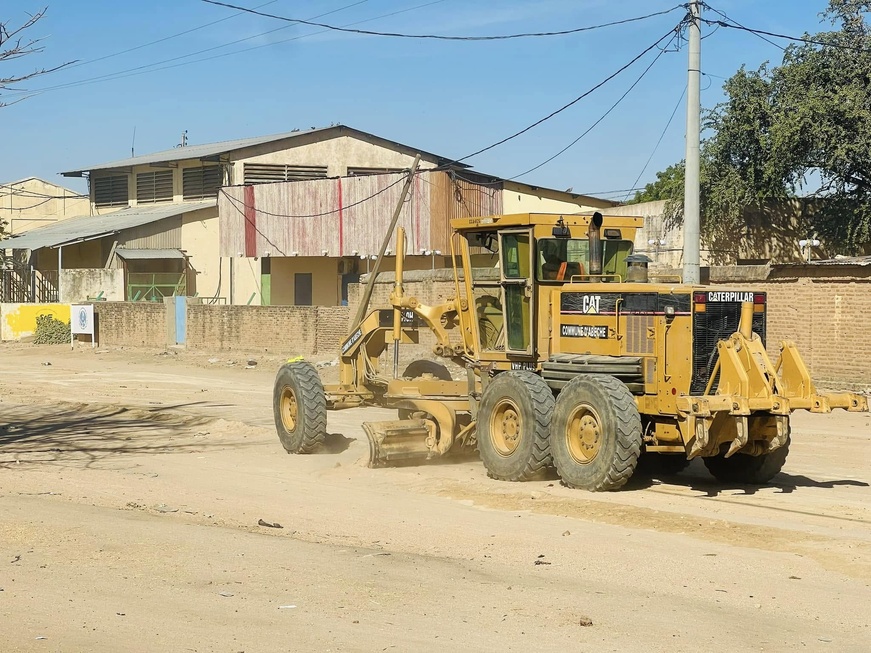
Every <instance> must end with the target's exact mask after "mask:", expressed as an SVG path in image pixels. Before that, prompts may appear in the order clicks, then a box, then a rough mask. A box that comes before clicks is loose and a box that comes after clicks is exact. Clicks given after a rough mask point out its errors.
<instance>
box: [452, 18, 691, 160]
mask: <svg viewBox="0 0 871 653" xmlns="http://www.w3.org/2000/svg"><path fill="white" fill-rule="evenodd" d="M683 24H684V21H681V22H680V23H679V24H678V25H677V26H676V27H674V28H672V29H670V30H668V32H666V33H665V34H664V35H662V36H661V37H659V38H658V39H657V40H656V41H655V42H654V43H652V44H651V45H649V46H648V47H646V48H645V49H644V50H642V51H641V53H640V54H638V55H636V56H635V57H633V58H632V60H631V61H629V63H627V64H624V65H623V66H621V67H620V68H618V69H617V70H616V71H615V72H613V73H611V74H610V75H608V76H607V77H606V78H605V79H603V80H602V81H601V82H599V83H598V84H596V85H595V86H593V87H592V88H590V89H589V90H587V91H584V92H583V93H581V94H580V95H579V96H578V97H576V98H575V99H574V100H572V101H571V102H569V103H567V104H564V105H563V106H561V107H560V108H559V109H556V110H555V111H552V112H551V113H549V114H548V115H546V116H545V117H544V118H541V119H539V120H536V121H535V122H534V123H532V124H531V125H529V126H527V127H524V128H523V129H521V130H520V131H518V132H515V133H513V134H511V135H510V136H506V137H505V138H503V139H501V140H498V141H496V142H495V143H492V144H491V145H488V146H486V147H482V148H481V149H479V150H476V151H475V152H472V153H471V154H467V155H466V156H464V157H461V158H459V159H456V160H454V161H451V162H449V163H448V164H447V165H452V164H454V163H460V162H461V161H465V160H466V159H471V158H472V157H473V156H478V155H479V154H483V153H484V152H487V151H488V150H492V149H493V148H494V147H498V146H499V145H502V144H503V143H507V142H508V141H510V140H512V139H515V138H517V137H518V136H521V135H522V134H525V133H526V132H528V131H530V130H531V129H534V128H535V127H538V126H539V125H540V124H542V123H543V122H546V121H548V120H550V119H551V118H553V117H554V116H556V115H558V114H560V113H562V112H563V111H565V110H566V109H568V108H569V107H572V106H574V105H575V104H577V103H578V102H580V101H581V100H583V99H584V98H585V97H587V96H588V95H590V94H591V93H593V92H594V91H596V90H598V89H599V88H601V87H602V86H604V85H605V84H607V83H608V82H610V81H611V80H612V79H614V78H615V77H617V75H619V74H620V73H622V72H623V71H624V70H626V69H627V68H629V67H630V66H632V64H634V63H635V62H636V61H638V60H639V59H641V58H642V57H643V56H644V55H646V54H647V53H648V52H650V51H651V50H653V49H654V48H656V47H658V46H659V44H660V43H661V42H662V41H663V40H665V39H666V38H667V37H669V36H672V35H673V34H674V32H675V31H676V30H677V29H679V28H680V27H681V26H682V25H683Z"/></svg>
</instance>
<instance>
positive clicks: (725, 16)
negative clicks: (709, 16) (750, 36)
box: [702, 3, 786, 52]
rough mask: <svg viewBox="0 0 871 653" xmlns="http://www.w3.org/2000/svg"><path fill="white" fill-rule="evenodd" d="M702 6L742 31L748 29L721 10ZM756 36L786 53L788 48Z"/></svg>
mask: <svg viewBox="0 0 871 653" xmlns="http://www.w3.org/2000/svg"><path fill="white" fill-rule="evenodd" d="M702 5H703V6H704V7H705V9H710V10H711V11H713V12H714V13H715V14H719V15H720V16H722V17H723V18H725V19H726V20H728V21H731V22H733V23H735V25H737V26H738V27H739V28H741V29H747V28H746V27H744V25H742V24H741V23H739V22H738V21H737V20H735V19H733V18H729V17H728V16H727V15H726V14H725V13H723V12H722V11H720V10H719V9H714V8H713V7H711V6H710V5H708V4H705V3H702ZM705 22H706V23H707V24H709V25H710V24H711V23H709V22H708V21H705ZM720 27H723V26H722V25H717V29H715V30H714V32H717V31H719V29H720ZM726 27H728V25H727V26H726ZM755 36H757V37H759V38H760V39H762V40H763V41H765V42H766V43H769V44H771V45H773V46H774V47H775V48H777V49H779V50H783V51H784V52H786V48H785V47H783V46H782V45H780V44H779V43H775V42H774V41H772V40H771V39H767V38H765V37H764V36H762V35H761V34H755Z"/></svg>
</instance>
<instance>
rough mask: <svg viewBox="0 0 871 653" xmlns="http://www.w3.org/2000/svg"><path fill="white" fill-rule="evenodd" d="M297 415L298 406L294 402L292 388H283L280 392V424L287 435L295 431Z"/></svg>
mask: <svg viewBox="0 0 871 653" xmlns="http://www.w3.org/2000/svg"><path fill="white" fill-rule="evenodd" d="M298 415H299V405H298V404H297V401H296V394H295V393H294V392H293V389H292V388H290V387H289V386H285V387H284V388H283V389H282V391H281V422H282V424H284V428H285V429H286V430H287V431H288V432H289V433H292V432H293V431H294V430H295V429H296V422H297V419H298Z"/></svg>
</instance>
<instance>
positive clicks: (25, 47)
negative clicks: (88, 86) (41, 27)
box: [0, 7, 76, 108]
mask: <svg viewBox="0 0 871 653" xmlns="http://www.w3.org/2000/svg"><path fill="white" fill-rule="evenodd" d="M47 9H48V7H45V8H43V9H42V10H40V11H38V12H36V13H35V14H27V16H28V18H27V20H26V21H24V22H23V23H22V24H21V25H19V26H18V27H10V24H9V23H8V22H0V64H5V63H8V62H9V61H14V60H15V59H20V58H22V57H26V56H29V55H33V54H39V53H40V52H43V51H44V50H45V47H44V46H43V45H42V42H43V39H42V38H27V37H25V36H24V35H23V33H24V32H25V31H26V30H27V29H29V28H31V27H33V26H34V25H36V23H38V22H39V21H40V20H41V19H42V18H43V17H44V16H45V12H46V11H47ZM74 63H76V62H75V61H67V62H66V63H62V64H60V65H58V66H53V67H50V68H36V69H35V70H32V71H30V72H24V73H16V74H11V75H10V74H9V73H6V76H4V75H3V73H2V72H0V92H2V91H16V92H20V91H22V90H26V89H21V88H13V86H12V85H13V84H18V83H19V82H24V81H27V80H30V79H33V78H34V77H40V76H42V75H47V74H49V73H53V72H56V71H58V70H60V69H62V68H66V67H67V66H69V65H71V64H74ZM27 97H33V96H32V95H30V96H26V97H25V98H21V99H18V100H15V101H14V102H4V101H3V100H2V99H0V108H2V107H7V106H10V105H12V104H16V103H17V102H20V101H21V100H22V99H27Z"/></svg>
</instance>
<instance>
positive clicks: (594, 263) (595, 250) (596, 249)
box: [587, 211, 603, 275]
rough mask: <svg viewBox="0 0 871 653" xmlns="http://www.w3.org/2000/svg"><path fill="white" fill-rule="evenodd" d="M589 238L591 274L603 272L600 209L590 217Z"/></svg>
mask: <svg viewBox="0 0 871 653" xmlns="http://www.w3.org/2000/svg"><path fill="white" fill-rule="evenodd" d="M587 238H588V239H589V241H590V274H591V275H597V274H602V256H603V251H602V214H601V213H599V212H598V211H596V212H595V213H594V214H593V217H592V218H591V219H590V226H589V228H588V229H587Z"/></svg>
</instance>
